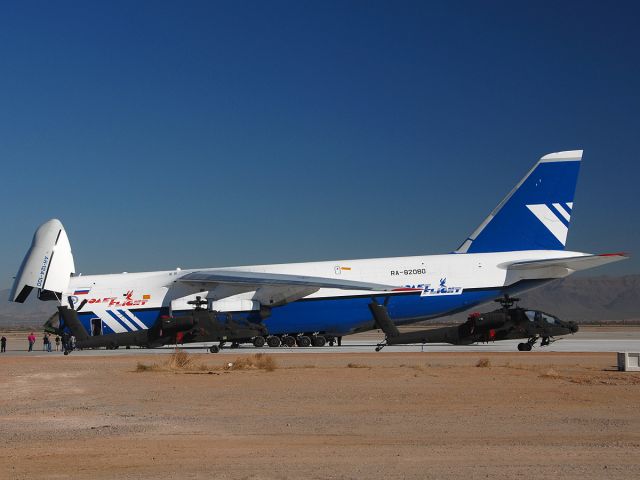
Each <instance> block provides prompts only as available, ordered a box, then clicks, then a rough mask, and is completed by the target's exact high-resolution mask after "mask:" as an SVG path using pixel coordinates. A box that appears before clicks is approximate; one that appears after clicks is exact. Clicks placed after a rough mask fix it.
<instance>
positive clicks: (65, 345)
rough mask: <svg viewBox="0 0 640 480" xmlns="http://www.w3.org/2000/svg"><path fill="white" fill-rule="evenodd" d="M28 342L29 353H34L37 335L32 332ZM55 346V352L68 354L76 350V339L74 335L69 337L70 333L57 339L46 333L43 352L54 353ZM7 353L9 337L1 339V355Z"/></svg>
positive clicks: (43, 339)
mask: <svg viewBox="0 0 640 480" xmlns="http://www.w3.org/2000/svg"><path fill="white" fill-rule="evenodd" d="M27 341H28V342H29V351H30V352H32V351H33V347H34V345H35V344H36V335H35V333H33V332H31V333H30V334H29V335H27ZM54 345H55V351H56V352H57V351H60V350H61V351H63V352H68V351H71V350H73V349H75V348H76V337H74V336H73V335H69V334H68V333H66V332H65V333H63V334H62V338H60V336H59V335H56V336H55V338H52V335H49V333H48V332H45V334H44V336H43V337H42V351H43V352H52V351H53V348H54ZM6 351H7V337H5V336H4V335H3V336H2V338H0V353H5V352H6Z"/></svg>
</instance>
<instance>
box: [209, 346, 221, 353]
mask: <svg viewBox="0 0 640 480" xmlns="http://www.w3.org/2000/svg"><path fill="white" fill-rule="evenodd" d="M209 351H210V352H211V353H218V352H219V351H220V347H219V346H217V345H211V346H210V347H209Z"/></svg>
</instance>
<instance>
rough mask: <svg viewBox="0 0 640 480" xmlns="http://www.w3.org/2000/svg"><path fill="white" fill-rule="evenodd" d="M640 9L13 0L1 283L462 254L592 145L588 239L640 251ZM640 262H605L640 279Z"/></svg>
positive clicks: (586, 174) (576, 240) (577, 240)
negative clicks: (476, 233)
mask: <svg viewBox="0 0 640 480" xmlns="http://www.w3.org/2000/svg"><path fill="white" fill-rule="evenodd" d="M638 18H640V3H638V2H635V1H627V2H625V1H616V2H584V1H576V2H558V1H548V2H528V1H527V2H517V1H516V2H514V1H506V2H492V1H486V2H476V1H471V2H450V1H446V2H423V1H420V2H402V1H393V2H392V1H388V2H372V1H360V2H348V1H338V2H329V1H318V2H299V1H292V2H277V1H270V2H265V1H256V2H245V1H233V2H212V1H203V2H195V1H184V2H178V1H175V2H160V1H150V2H142V1H135V2H131V1H122V2H117V1H111V2H85V1H77V2H67V1H56V2H49V1H44V2H30V1H20V2H18V1H15V2H6V3H3V6H2V15H0V61H1V70H0V72H1V74H0V100H1V101H0V159H1V161H2V165H3V176H2V178H3V182H2V188H1V189H0V201H1V204H2V209H1V213H0V215H1V216H0V221H1V224H2V225H3V229H2V231H3V233H2V236H1V237H0V247H1V248H2V252H3V254H2V255H1V256H0V278H3V279H4V280H2V282H1V283H0V287H5V288H6V287H9V285H10V283H11V277H12V276H13V275H14V274H15V271H16V270H17V268H18V265H19V263H20V260H21V258H22V256H23V255H24V253H25V251H26V249H27V247H28V245H29V242H30V240H31V236H32V234H33V231H34V229H35V228H36V226H37V225H38V224H40V223H41V222H43V221H45V220H47V219H49V218H51V217H58V218H60V219H61V220H62V222H63V223H64V224H65V226H66V228H67V231H68V233H69V236H70V238H71V242H72V247H73V249H74V253H75V257H76V265H77V267H78V270H79V271H80V272H83V273H101V272H119V271H125V270H126V271H137V270H146V269H149V270H155V269H162V268H174V267H177V266H181V267H183V268H187V267H205V266H224V265H238V264H252V263H271V262H293V261H306V260H323V259H339V258H358V257H374V256H396V255H413V254H426V253H443V252H449V251H451V250H453V249H455V248H456V247H457V246H458V245H459V244H460V242H461V241H462V240H463V239H464V238H465V237H466V235H467V234H469V233H470V232H471V231H472V230H473V229H474V228H475V227H476V226H477V224H478V223H479V222H480V221H481V220H482V219H483V218H484V217H485V216H486V215H487V214H488V213H489V211H490V210H491V209H492V208H493V207H494V206H495V205H496V204H497V202H498V201H499V200H500V199H501V198H502V197H503V196H504V195H505V194H506V192H507V191H508V190H509V189H511V187H512V186H513V185H514V184H515V183H516V182H517V181H518V180H519V179H520V178H521V176H522V175H523V174H524V173H525V172H526V171H527V170H528V169H529V168H530V166H531V165H532V164H533V163H534V162H535V161H536V160H537V158H539V157H540V156H541V155H543V154H545V153H549V152H553V151H558V150H568V149H577V148H584V150H585V155H584V162H583V167H582V171H581V176H580V180H579V184H578V191H577V195H576V202H575V208H574V215H573V219H572V228H571V230H570V232H569V240H568V245H567V246H568V248H571V249H574V250H580V251H590V252H594V253H598V252H610V251H629V252H631V253H635V254H636V256H640V221H639V220H638V218H639V217H638V209H639V207H640V194H639V193H638V182H639V181H640V167H639V166H638V161H637V159H638V150H639V142H640V135H639V133H640V61H638V59H639V56H638V52H639V51H640V40H639V38H640V36H639V33H638V29H637V20H638ZM639 265H640V261H638V260H637V259H632V260H630V261H627V262H623V263H621V264H618V266H616V267H609V268H603V269H600V270H594V271H593V273H594V274H596V273H612V274H618V273H637V272H638V271H640V268H639Z"/></svg>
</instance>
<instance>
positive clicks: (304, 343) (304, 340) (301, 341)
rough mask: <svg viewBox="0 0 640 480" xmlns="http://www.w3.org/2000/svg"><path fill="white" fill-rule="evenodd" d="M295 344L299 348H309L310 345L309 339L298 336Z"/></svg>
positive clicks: (304, 336)
mask: <svg viewBox="0 0 640 480" xmlns="http://www.w3.org/2000/svg"><path fill="white" fill-rule="evenodd" d="M296 343H297V344H298V346H299V347H309V346H310V345H311V339H310V338H309V337H307V336H306V335H300V336H299V337H298V338H297V340H296Z"/></svg>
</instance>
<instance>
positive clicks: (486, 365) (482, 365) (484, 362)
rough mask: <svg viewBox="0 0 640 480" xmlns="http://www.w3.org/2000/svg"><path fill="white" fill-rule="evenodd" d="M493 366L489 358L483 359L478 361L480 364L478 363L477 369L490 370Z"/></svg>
mask: <svg viewBox="0 0 640 480" xmlns="http://www.w3.org/2000/svg"><path fill="white" fill-rule="evenodd" d="M490 366H491V360H489V359H488V358H481V359H480V360H478V363H476V367H479V368H489V367H490Z"/></svg>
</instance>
